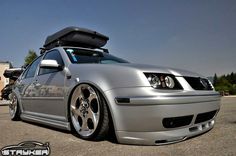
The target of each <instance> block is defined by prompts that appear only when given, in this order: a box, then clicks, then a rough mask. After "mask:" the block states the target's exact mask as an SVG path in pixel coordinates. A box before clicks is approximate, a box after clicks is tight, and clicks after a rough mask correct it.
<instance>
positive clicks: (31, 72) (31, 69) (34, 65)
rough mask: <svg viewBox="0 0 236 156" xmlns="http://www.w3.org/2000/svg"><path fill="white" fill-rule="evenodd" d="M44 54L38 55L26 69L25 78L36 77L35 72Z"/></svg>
mask: <svg viewBox="0 0 236 156" xmlns="http://www.w3.org/2000/svg"><path fill="white" fill-rule="evenodd" d="M41 58H42V56H40V57H38V58H37V59H36V60H35V61H34V62H33V63H32V64H31V65H30V67H29V68H28V69H27V71H26V75H25V77H24V78H31V77H34V75H35V72H36V70H37V67H38V65H39V63H40V61H41Z"/></svg>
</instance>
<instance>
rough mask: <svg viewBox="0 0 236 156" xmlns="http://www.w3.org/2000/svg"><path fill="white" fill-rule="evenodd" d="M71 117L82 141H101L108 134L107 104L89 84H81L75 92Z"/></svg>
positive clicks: (72, 98)
mask: <svg viewBox="0 0 236 156" xmlns="http://www.w3.org/2000/svg"><path fill="white" fill-rule="evenodd" d="M70 117H71V122H72V125H73V128H74V130H75V131H76V132H77V134H78V135H79V137H80V138H82V139H87V140H101V139H103V138H104V137H105V136H106V135H107V133H108V130H109V117H108V109H107V105H106V102H105V100H104V98H103V97H102V95H101V94H100V93H99V92H98V90H97V89H96V88H95V87H93V86H91V85H89V84H81V85H79V86H78V87H77V88H76V89H75V90H74V92H73V94H72V97H71V103H70Z"/></svg>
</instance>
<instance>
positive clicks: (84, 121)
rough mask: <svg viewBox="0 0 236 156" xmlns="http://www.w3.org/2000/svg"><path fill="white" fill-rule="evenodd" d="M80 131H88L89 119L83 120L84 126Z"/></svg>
mask: <svg viewBox="0 0 236 156" xmlns="http://www.w3.org/2000/svg"><path fill="white" fill-rule="evenodd" d="M80 131H88V124H87V118H82V125H81V127H80Z"/></svg>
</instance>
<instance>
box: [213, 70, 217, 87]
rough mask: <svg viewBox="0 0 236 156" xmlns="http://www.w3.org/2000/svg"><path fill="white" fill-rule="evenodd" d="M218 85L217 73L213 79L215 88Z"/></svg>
mask: <svg viewBox="0 0 236 156" xmlns="http://www.w3.org/2000/svg"><path fill="white" fill-rule="evenodd" d="M216 83H217V75H216V73H215V75H214V78H213V86H216Z"/></svg>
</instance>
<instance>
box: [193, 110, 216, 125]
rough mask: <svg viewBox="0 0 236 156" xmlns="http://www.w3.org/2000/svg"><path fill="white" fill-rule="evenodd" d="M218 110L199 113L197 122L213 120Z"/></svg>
mask: <svg viewBox="0 0 236 156" xmlns="http://www.w3.org/2000/svg"><path fill="white" fill-rule="evenodd" d="M216 112H217V110H215V111H211V112H206V113H201V114H198V115H197V118H196V120H195V124H197V123H201V122H204V121H208V120H211V119H212V118H213V117H214V116H215V114H216Z"/></svg>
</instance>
